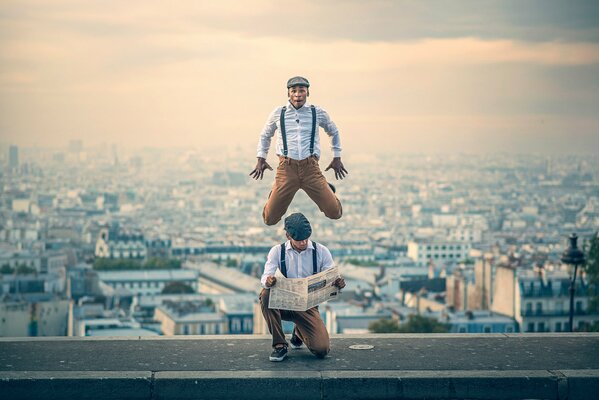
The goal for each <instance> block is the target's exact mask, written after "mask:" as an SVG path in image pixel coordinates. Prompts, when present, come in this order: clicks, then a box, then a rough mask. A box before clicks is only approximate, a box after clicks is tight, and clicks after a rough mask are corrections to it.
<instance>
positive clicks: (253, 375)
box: [154, 371, 322, 400]
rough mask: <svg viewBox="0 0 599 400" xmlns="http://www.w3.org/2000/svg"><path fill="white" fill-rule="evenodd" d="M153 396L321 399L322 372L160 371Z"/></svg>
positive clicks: (169, 397) (157, 397) (182, 398)
mask: <svg viewBox="0 0 599 400" xmlns="http://www.w3.org/2000/svg"><path fill="white" fill-rule="evenodd" d="M155 380H156V381H155V390H154V393H155V395H156V396H155V397H154V399H165V400H166V399H168V400H175V399H177V400H187V399H200V398H202V399H235V400H239V399H251V400H253V399H256V400H264V399H265V398H277V399H285V400H287V399H321V398H322V391H321V375H320V373H319V372H308V371H280V372H275V371H235V372H234V371H220V372H218V371H197V372H194V371H183V372H175V371H168V372H158V373H156V377H155Z"/></svg>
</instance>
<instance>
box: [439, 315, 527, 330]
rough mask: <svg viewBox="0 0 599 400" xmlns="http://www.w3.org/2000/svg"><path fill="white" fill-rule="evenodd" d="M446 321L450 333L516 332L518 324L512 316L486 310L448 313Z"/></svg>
mask: <svg viewBox="0 0 599 400" xmlns="http://www.w3.org/2000/svg"><path fill="white" fill-rule="evenodd" d="M442 322H445V321H442ZM447 323H449V325H450V327H449V332H450V333H514V332H518V324H517V322H516V321H515V320H514V319H513V318H510V317H507V316H505V315H501V314H495V313H493V312H491V311H486V310H484V311H465V312H464V311H460V312H456V313H452V314H449V317H448V318H447Z"/></svg>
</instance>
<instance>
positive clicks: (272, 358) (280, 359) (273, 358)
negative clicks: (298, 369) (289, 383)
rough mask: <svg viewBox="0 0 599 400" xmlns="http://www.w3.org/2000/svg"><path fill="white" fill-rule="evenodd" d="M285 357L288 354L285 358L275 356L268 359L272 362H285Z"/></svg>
mask: <svg viewBox="0 0 599 400" xmlns="http://www.w3.org/2000/svg"><path fill="white" fill-rule="evenodd" d="M285 357H287V354H285V355H284V356H283V357H273V356H270V357H268V359H269V360H270V361H277V362H278V361H283V360H284V359H285Z"/></svg>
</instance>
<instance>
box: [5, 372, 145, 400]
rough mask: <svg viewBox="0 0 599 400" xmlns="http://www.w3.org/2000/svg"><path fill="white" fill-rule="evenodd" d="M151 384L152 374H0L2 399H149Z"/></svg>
mask: <svg viewBox="0 0 599 400" xmlns="http://www.w3.org/2000/svg"><path fill="white" fill-rule="evenodd" d="M152 382H153V379H152V372H149V371H140V372H136V371H18V372H17V371H1V372H0V398H3V399H7V400H8V399H10V400H25V399H41V398H43V399H45V400H46V399H47V400H62V399H81V400H87V399H89V400H96V399H106V400H118V399H146V400H147V399H151V398H152V392H151V388H152ZM5 396H6V397H5Z"/></svg>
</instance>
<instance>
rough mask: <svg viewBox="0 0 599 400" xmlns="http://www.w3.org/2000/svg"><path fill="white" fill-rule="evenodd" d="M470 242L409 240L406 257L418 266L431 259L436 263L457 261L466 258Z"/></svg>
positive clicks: (422, 265) (425, 263)
mask: <svg viewBox="0 0 599 400" xmlns="http://www.w3.org/2000/svg"><path fill="white" fill-rule="evenodd" d="M471 248H472V244H471V243H469V242H458V241H455V242H453V241H451V242H450V241H410V242H408V257H410V258H411V259H412V260H414V262H416V265H418V266H419V267H424V266H427V265H428V264H429V263H430V262H431V261H432V262H434V263H435V264H437V263H442V264H446V263H457V262H459V261H464V260H466V259H468V255H469V252H470V249H471Z"/></svg>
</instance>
